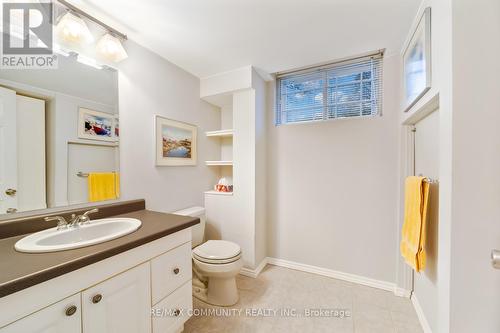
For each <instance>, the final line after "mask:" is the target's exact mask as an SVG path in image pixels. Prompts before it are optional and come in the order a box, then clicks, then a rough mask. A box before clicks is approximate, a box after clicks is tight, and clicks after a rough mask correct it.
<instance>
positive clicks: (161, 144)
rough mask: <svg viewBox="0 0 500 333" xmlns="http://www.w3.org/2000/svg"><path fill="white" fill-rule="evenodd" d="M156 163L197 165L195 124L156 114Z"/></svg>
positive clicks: (159, 164)
mask: <svg viewBox="0 0 500 333" xmlns="http://www.w3.org/2000/svg"><path fill="white" fill-rule="evenodd" d="M155 127H156V135H155V137H156V165H157V166H180V165H196V136H197V127H196V126H195V125H191V124H187V123H183V122H180V121H176V120H171V119H167V118H163V117H161V116H156V125H155Z"/></svg>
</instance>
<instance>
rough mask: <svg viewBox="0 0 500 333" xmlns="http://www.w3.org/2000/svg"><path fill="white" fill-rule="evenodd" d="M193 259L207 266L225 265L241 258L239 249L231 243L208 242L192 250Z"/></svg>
mask: <svg viewBox="0 0 500 333" xmlns="http://www.w3.org/2000/svg"><path fill="white" fill-rule="evenodd" d="M193 258H195V259H196V260H198V261H201V262H204V263H207V264H227V263H231V262H234V261H237V260H239V259H240V258H241V248H240V246H239V245H238V244H235V243H233V242H229V241H224V240H209V241H207V242H205V243H203V244H201V245H200V246H197V247H196V248H194V249H193Z"/></svg>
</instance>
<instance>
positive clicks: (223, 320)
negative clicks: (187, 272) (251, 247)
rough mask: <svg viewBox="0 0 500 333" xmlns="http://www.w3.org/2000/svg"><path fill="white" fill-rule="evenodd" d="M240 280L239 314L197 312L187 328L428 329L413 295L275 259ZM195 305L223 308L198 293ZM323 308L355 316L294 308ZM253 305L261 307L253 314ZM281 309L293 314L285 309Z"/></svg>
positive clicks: (410, 332)
mask: <svg viewBox="0 0 500 333" xmlns="http://www.w3.org/2000/svg"><path fill="white" fill-rule="evenodd" d="M237 282H238V289H239V291H240V301H239V302H238V303H237V304H236V305H235V306H233V307H230V308H229V309H235V310H234V315H229V314H230V313H229V311H226V313H221V312H219V313H216V312H215V311H214V310H212V311H214V312H213V313H212V315H208V316H193V317H192V318H191V319H190V320H189V321H188V322H187V323H186V324H185V330H184V332H196V333H209V332H210V333H212V332H214V333H215V332H248V333H253V332H259V333H261V332H264V333H265V332H335V333H337V332H338V333H344V332H351V333H352V332H356V333H361V332H367V333H378V332H380V333H403V332H404V333H416V332H423V331H422V329H421V327H420V325H419V322H418V319H417V315H416V313H415V310H414V309H413V306H412V304H411V302H410V300H409V299H407V298H401V297H396V296H394V295H393V294H392V293H391V292H387V291H382V290H379V289H374V288H370V287H365V286H361V285H357V284H353V283H349V282H344V281H340V280H336V279H332V278H327V277H323V276H319V275H315V274H309V273H304V272H299V271H295V270H290V269H287V268H282V267H277V266H271V265H268V266H267V267H266V268H265V269H264V271H263V272H262V273H261V274H260V275H259V277H258V278H257V279H252V278H247V277H244V276H239V277H238V279H237ZM194 308H195V309H198V310H205V311H206V309H207V308H208V309H219V310H220V309H224V308H215V307H210V306H208V305H205V304H204V303H202V302H200V301H198V300H196V299H194ZM318 308H323V309H332V310H346V311H349V312H350V316H349V317H347V316H346V317H344V318H340V317H339V316H338V315H337V317H335V314H336V313H335V312H334V311H332V314H333V315H334V316H331V317H323V318H320V317H293V312H291V310H290V309H292V310H293V309H295V310H296V313H297V314H305V311H306V309H318ZM239 309H241V310H242V311H241V314H240V315H238V314H237V310H239ZM251 309H254V310H253V311H260V313H254V314H252V313H250V311H252V310H251ZM269 309H271V310H277V311H278V312H277V315H276V316H274V315H273V313H272V312H271V311H270V310H269ZM282 309H289V310H288V311H289V314H292V316H291V317H290V316H288V317H287V316H284V315H283V314H285V312H283V314H280V311H282ZM264 311H266V312H264ZM283 311H286V310H283ZM218 315H219V316H218ZM220 315H226V316H222V317H221V316H220ZM253 315H258V316H253Z"/></svg>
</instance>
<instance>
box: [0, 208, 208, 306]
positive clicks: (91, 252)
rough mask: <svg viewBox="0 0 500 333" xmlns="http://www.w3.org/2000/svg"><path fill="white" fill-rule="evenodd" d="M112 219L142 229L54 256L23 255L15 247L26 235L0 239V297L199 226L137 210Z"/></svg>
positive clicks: (192, 220) (184, 218)
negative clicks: (131, 221) (134, 222)
mask: <svg viewBox="0 0 500 333" xmlns="http://www.w3.org/2000/svg"><path fill="white" fill-rule="evenodd" d="M113 217H131V218H136V219H139V220H141V221H142V225H141V227H140V228H139V229H138V230H137V231H135V232H133V233H131V234H129V235H126V236H123V237H120V238H117V239H114V240H111V241H107V242H104V243H100V244H96V245H92V246H87V247H82V248H79V249H74V250H66V251H60V252H51V253H21V252H17V251H16V250H15V249H14V244H15V243H16V242H17V241H18V240H19V239H21V238H23V237H24V236H26V235H19V236H14V237H9V238H4V239H0V297H4V296H6V295H9V294H13V293H15V292H17V291H20V290H22V289H25V288H28V287H31V286H33V285H36V284H38V283H41V282H44V281H47V280H50V279H52V278H55V277H57V276H60V275H63V274H66V273H69V272H71V271H74V270H77V269H79V268H82V267H84V266H88V265H90V264H93V263H96V262H98V261H100V260H103V259H106V258H109V257H111V256H114V255H116V254H119V253H121V252H125V251H127V250H130V249H132V248H135V247H137V246H140V245H143V244H145V243H148V242H151V241H153V240H156V239H159V238H162V237H164V236H167V235H170V234H173V233H175V232H177V231H180V230H183V229H186V228H188V227H191V226H193V225H195V224H197V223H199V219H198V218H194V217H189V216H178V215H172V214H165V213H158V212H152V211H148V210H138V211H134V212H129V213H126V214H121V215H116V216H113Z"/></svg>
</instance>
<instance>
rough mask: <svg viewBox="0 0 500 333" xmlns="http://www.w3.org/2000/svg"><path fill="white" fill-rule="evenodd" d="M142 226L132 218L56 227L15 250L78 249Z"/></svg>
mask: <svg viewBox="0 0 500 333" xmlns="http://www.w3.org/2000/svg"><path fill="white" fill-rule="evenodd" d="M140 226H141V221H139V220H137V219H131V218H109V219H101V220H92V221H91V222H90V223H88V224H84V225H81V226H78V227H70V228H68V229H63V230H57V228H56V227H55V228H50V229H46V230H43V231H40V232H37V233H34V234H31V235H29V236H26V237H24V238H22V239H20V240H19V241H17V243H16V245H15V249H16V250H17V251H20V252H28V253H42V252H57V251H63V250H70V249H76V248H79V247H84V246H89V245H94V244H98V243H103V242H107V241H109V240H112V239H116V238H118V237H122V236H125V235H128V234H130V233H132V232H134V231H136V230H137V229H139V227H140Z"/></svg>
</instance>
